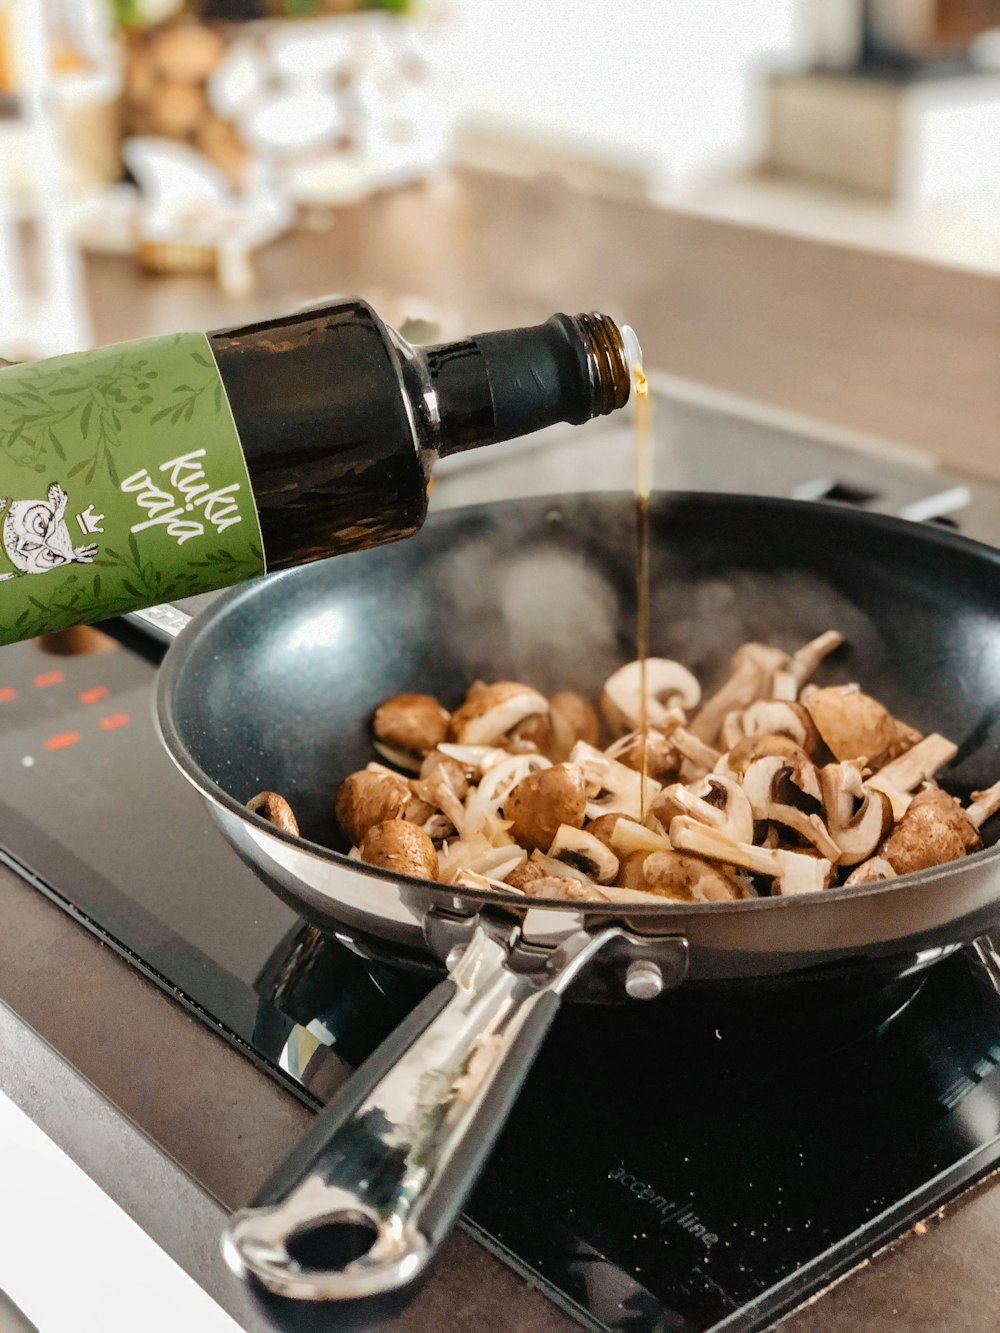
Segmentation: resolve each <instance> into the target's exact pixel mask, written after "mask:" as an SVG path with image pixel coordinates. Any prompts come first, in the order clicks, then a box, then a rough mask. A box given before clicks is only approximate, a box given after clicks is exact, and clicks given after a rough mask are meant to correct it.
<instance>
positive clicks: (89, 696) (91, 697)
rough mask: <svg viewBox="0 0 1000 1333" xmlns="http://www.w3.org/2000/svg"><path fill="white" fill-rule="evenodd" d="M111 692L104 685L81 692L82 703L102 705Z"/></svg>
mask: <svg viewBox="0 0 1000 1333" xmlns="http://www.w3.org/2000/svg"><path fill="white" fill-rule="evenodd" d="M108 693H109V691H108V690H107V689H106V688H105V687H104V686H103V685H95V686H94V687H93V689H90V690H81V691H80V702H81V703H82V704H96V703H100V701H101V700H102V699H106V698H107V697H108Z"/></svg>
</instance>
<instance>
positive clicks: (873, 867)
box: [844, 856, 896, 889]
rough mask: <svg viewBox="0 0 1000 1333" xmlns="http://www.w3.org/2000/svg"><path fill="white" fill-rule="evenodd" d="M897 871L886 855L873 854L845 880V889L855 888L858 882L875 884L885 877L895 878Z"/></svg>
mask: <svg viewBox="0 0 1000 1333" xmlns="http://www.w3.org/2000/svg"><path fill="white" fill-rule="evenodd" d="M895 878H896V872H895V870H893V868H892V866H891V865H890V864H889V862H888V861H887V860H886V859H885V857H884V856H873V857H871V859H870V860H868V861H862V863H861V864H860V865H859V866H857V867H856V868H855V869H854V870H852V871H851V873H850V874H849V875H848V876H847V878H846V879H845V880H844V888H845V889H853V888H854V886H855V885H856V884H875V883H877V882H878V881H879V880H883V879H895Z"/></svg>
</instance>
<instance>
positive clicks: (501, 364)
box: [407, 314, 633, 457]
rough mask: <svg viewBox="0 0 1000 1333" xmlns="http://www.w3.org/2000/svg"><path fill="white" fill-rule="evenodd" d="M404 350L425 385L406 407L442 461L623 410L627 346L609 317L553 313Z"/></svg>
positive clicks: (628, 358)
mask: <svg viewBox="0 0 1000 1333" xmlns="http://www.w3.org/2000/svg"><path fill="white" fill-rule="evenodd" d="M407 350H408V351H409V352H410V354H411V355H410V357H408V358H407V359H408V362H409V369H410V370H411V372H412V371H413V370H415V369H417V368H418V367H419V372H420V378H421V381H422V384H421V386H420V389H419V391H418V394H419V398H420V401H419V402H416V403H415V402H414V398H415V397H416V396H417V395H415V394H414V393H413V391H412V390H411V393H410V398H411V403H413V405H414V409H415V412H416V415H417V418H418V421H422V422H424V423H425V424H426V426H427V427H429V429H430V432H431V434H432V437H433V440H434V447H435V448H436V450H437V452H438V454H439V455H440V456H441V457H448V456H449V455H451V454H456V453H462V452H464V451H465V450H467V449H476V448H479V447H481V446H483V445H488V444H496V443H499V442H501V441H503V440H511V439H515V438H516V437H518V436H520V435H528V434H531V433H532V432H533V431H537V430H542V429H544V428H545V427H546V426H552V425H555V424H556V423H557V422H560V421H566V422H571V423H573V424H580V423H582V422H584V421H589V420H590V419H591V418H592V417H595V416H604V415H607V414H608V413H609V412H613V411H615V410H616V409H617V408H619V407H623V406H624V405H625V403H626V402H627V401H628V397H629V393H630V390H631V384H632V369H633V368H632V364H631V355H630V348H629V343H628V341H627V339H626V336H625V335H623V333H622V331H621V330H620V329H619V328H618V325H617V324H615V322H614V321H613V320H612V319H610V318H609V317H608V316H606V315H599V314H583V315H553V316H552V317H551V319H548V320H546V321H545V323H544V324H536V325H534V326H532V327H529V328H520V329H504V330H502V331H500V332H498V333H481V334H476V335H475V336H474V337H472V338H466V339H463V340H462V341H460V342H453V343H441V344H439V345H437V346H434V347H427V348H423V349H407Z"/></svg>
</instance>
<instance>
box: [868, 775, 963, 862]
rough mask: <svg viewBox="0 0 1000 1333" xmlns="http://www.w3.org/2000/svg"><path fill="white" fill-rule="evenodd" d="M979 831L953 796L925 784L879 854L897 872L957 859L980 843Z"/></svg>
mask: <svg viewBox="0 0 1000 1333" xmlns="http://www.w3.org/2000/svg"><path fill="white" fill-rule="evenodd" d="M980 845H981V843H980V839H979V830H978V829H977V828H976V826H975V824H973V823H972V821H971V820H970V819H969V816H968V815H967V814H966V812H965V811H964V810H963V809H962V807H961V806H960V805H959V803H958V802H957V801H956V800H955V798H954V797H953V796H949V795H948V793H947V792H945V791H942V790H941V788H940V787H927V788H925V789H924V790H923V791H922V792H918V793H917V795H916V796H914V798H913V800H912V801H911V802H910V805H909V809H908V810H907V811H906V814H905V815H904V816H903V818H902V819H901V820H900V821H899V823H898V824H897V825H896V827H895V829H894V830H893V831H892V833H891V834H890V835H889V837H888V838H886V840H885V842H884V843H883V845H882V849H881V854H882V856H884V857H885V859H886V860H887V861H888V862H889V864H890V865H891V866H892V868H893V869H894V870H895V871H896V874H897V875H907V874H910V873H911V872H912V871H914V870H926V869H927V868H928V867H929V866H939V865H944V864H945V862H946V861H957V860H958V859H959V858H960V857H962V856H965V854H966V852H968V851H972V850H974V849H975V848H976V847H978V846H980Z"/></svg>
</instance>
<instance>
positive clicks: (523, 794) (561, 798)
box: [503, 764, 587, 851]
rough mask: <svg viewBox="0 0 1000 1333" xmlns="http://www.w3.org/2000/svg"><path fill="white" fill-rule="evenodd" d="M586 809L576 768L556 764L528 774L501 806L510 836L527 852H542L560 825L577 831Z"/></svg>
mask: <svg viewBox="0 0 1000 1333" xmlns="http://www.w3.org/2000/svg"><path fill="white" fill-rule="evenodd" d="M586 808H587V793H586V789H585V786H584V780H583V773H582V772H581V770H580V769H579V768H578V767H577V765H576V764H556V765H555V766H554V767H552V768H545V769H542V771H541V772H539V773H531V774H529V776H528V777H526V778H524V779H522V781H521V782H519V783H518V784H517V786H516V787H515V788H514V790H513V791H512V792H511V794H510V795H509V796H508V797H507V800H506V802H505V804H504V811H503V813H504V818H505V819H509V820H510V821H511V828H510V834H511V837H512V838H514V839H515V840H516V841H517V842H519V843H520V844H521V846H522V847H527V848H528V850H529V851H535V850H540V851H544V850H546V849H547V848H548V847H549V846H550V845H551V843H552V839H553V838H554V837H555V836H556V833H557V832H558V830H559V825H560V824H570V825H572V826H573V828H580V827H581V825H582V824H583V817H584V813H585V811H586Z"/></svg>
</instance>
